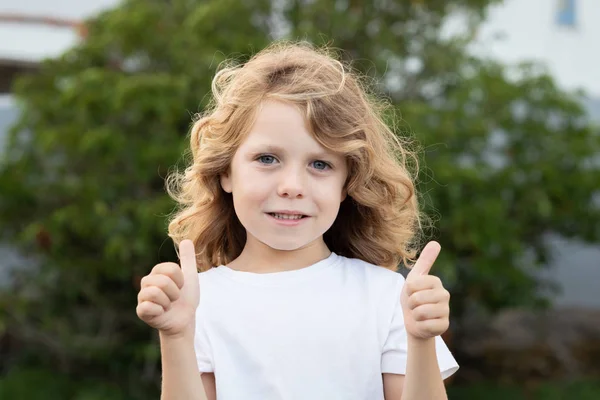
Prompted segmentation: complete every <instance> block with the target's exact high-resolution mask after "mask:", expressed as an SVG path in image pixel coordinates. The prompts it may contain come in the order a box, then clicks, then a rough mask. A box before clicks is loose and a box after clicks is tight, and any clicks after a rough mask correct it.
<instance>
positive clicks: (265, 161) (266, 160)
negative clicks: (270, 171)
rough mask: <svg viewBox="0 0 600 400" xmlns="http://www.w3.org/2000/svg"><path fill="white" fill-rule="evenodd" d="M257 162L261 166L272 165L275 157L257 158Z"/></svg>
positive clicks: (264, 156)
mask: <svg viewBox="0 0 600 400" xmlns="http://www.w3.org/2000/svg"><path fill="white" fill-rule="evenodd" d="M257 160H258V161H260V162H261V163H263V164H273V163H275V161H276V159H275V157H273V156H269V155H263V156H259V157H258V158H257Z"/></svg>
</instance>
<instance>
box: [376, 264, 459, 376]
mask: <svg viewBox="0 0 600 400" xmlns="http://www.w3.org/2000/svg"><path fill="white" fill-rule="evenodd" d="M398 275H399V282H398V286H397V290H396V297H395V299H397V300H395V301H396V304H395V307H394V311H393V315H392V321H391V324H390V326H389V332H388V335H387V339H386V341H385V343H384V345H383V349H382V354H381V372H382V373H391V374H401V375H406V359H407V357H406V356H407V353H408V336H407V332H406V329H405V327H404V314H403V313H402V306H401V305H400V293H401V290H402V286H403V285H404V277H402V275H400V274H398ZM435 349H436V354H437V359H438V365H439V367H440V371H441V373H442V378H443V379H446V378H448V377H449V376H451V375H452V374H454V373H455V372H456V371H457V370H458V363H457V362H456V360H455V359H454V357H453V356H452V353H451V352H450V350H449V349H448V346H446V343H444V341H443V339H442V338H441V337H440V336H437V337H436V338H435Z"/></svg>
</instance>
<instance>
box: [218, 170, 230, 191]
mask: <svg viewBox="0 0 600 400" xmlns="http://www.w3.org/2000/svg"><path fill="white" fill-rule="evenodd" d="M219 179H220V181H221V187H222V188H223V190H224V191H225V192H227V193H231V192H232V188H231V175H230V174H229V171H227V172H225V173H224V174H221V176H220V177H219Z"/></svg>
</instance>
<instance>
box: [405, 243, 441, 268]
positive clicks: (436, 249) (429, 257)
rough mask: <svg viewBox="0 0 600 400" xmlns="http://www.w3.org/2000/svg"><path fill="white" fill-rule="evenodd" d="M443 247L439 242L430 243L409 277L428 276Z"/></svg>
mask: <svg viewBox="0 0 600 400" xmlns="http://www.w3.org/2000/svg"><path fill="white" fill-rule="evenodd" d="M441 249H442V247H441V246H440V244H439V243H438V242H429V243H427V246H425V248H424V249H423V251H422V252H421V255H420V256H419V258H418V259H417V262H416V263H415V265H414V266H413V267H412V269H411V271H410V273H409V276H410V275H411V274H413V275H427V274H429V271H430V270H431V267H432V266H433V263H434V262H435V260H436V258H437V256H438V254H440V250H441Z"/></svg>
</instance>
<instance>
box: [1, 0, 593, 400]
mask: <svg viewBox="0 0 600 400" xmlns="http://www.w3.org/2000/svg"><path fill="white" fill-rule="evenodd" d="M492 2H493V1H490V0H453V1H446V2H439V1H433V0H431V1H430V0H421V1H408V0H406V1H400V0H398V1H391V2H373V1H371V0H364V1H361V0H352V1H346V2H344V1H334V0H315V1H311V2H304V1H299V0H293V1H289V2H270V1H267V0H244V1H242V0H219V1H216V0H213V1H202V2H200V1H197V2H194V1H187V0H172V1H169V2H165V1H158V0H129V1H126V2H124V4H123V5H122V6H121V7H119V8H117V9H114V10H111V11H108V12H105V13H103V14H101V15H100V16H98V17H97V18H95V19H93V20H91V21H89V23H88V26H87V37H86V40H85V41H83V42H82V43H81V44H80V45H78V46H76V47H75V48H74V49H72V50H70V51H68V52H66V53H65V54H64V55H62V56H61V57H58V58H56V59H52V60H47V61H45V62H44V63H43V65H42V68H41V70H40V72H39V73H38V74H36V75H33V76H27V77H23V78H22V79H20V80H18V82H17V83H16V85H15V87H14V90H15V96H16V98H17V102H18V106H19V108H20V112H21V118H20V120H19V122H18V123H17V125H16V126H15V128H14V129H13V131H12V133H11V137H10V140H9V144H8V148H7V149H6V153H5V154H4V155H3V158H2V159H1V160H0V193H2V197H0V219H1V220H2V222H3V223H2V225H1V226H0V238H1V239H2V240H3V241H5V242H8V243H10V244H11V245H13V246H14V247H15V248H16V249H18V250H19V251H20V252H21V253H22V254H23V255H24V256H25V258H24V260H23V265H22V268H19V269H17V270H16V272H15V274H14V281H13V283H12V284H11V286H10V287H9V288H8V290H5V291H4V292H2V293H1V294H0V335H1V336H2V337H3V339H2V342H1V343H2V344H0V370H1V371H3V374H6V373H7V374H8V375H5V377H4V378H3V379H2V383H1V384H0V385H2V386H1V388H2V390H4V391H5V393H11V395H6V396H7V398H24V399H25V398H36V397H35V396H36V395H37V394H36V393H38V392H36V391H35V390H37V389H36V388H37V385H32V384H27V382H37V381H39V382H42V383H41V384H40V385H41V386H44V383H45V382H52V384H48V386H47V389H46V390H45V391H44V393H45V394H46V395H49V393H51V391H52V390H55V391H56V392H57V393H59V392H60V393H63V394H61V395H58V394H57V395H56V396H54V395H52V396H50V397H47V398H74V399H96V398H103V397H102V396H104V395H103V394H99V393H104V392H103V391H105V390H106V391H107V392H106V393H108V394H107V395H106V397H110V396H112V397H110V398H119V397H118V396H119V395H117V394H115V393H118V392H115V391H113V389H110V387H107V388H105V389H104V387H105V386H104V385H105V382H111V385H114V387H117V388H120V390H121V392H120V393H122V395H123V396H127V397H123V398H131V399H146V398H148V397H149V396H152V397H155V396H156V394H157V390H158V387H159V385H160V369H159V353H158V348H157V343H156V336H155V333H154V332H152V331H151V330H150V329H149V328H147V327H146V326H144V325H143V324H142V323H140V322H139V321H138V320H137V318H136V316H135V305H136V294H137V290H138V285H139V280H140V278H141V277H142V276H143V275H145V274H146V273H148V271H149V270H150V269H151V267H152V266H153V265H154V264H156V263H158V262H162V261H167V260H175V253H174V249H173V246H172V244H171V243H170V241H169V240H168V238H167V236H166V216H167V215H168V214H169V213H170V212H171V211H172V208H173V204H172V203H171V201H170V200H169V198H168V197H167V196H166V194H165V193H164V189H163V179H164V177H165V176H166V175H167V174H168V172H169V169H170V168H171V167H172V166H173V165H174V164H176V163H178V162H179V161H182V157H181V154H182V152H183V151H184V149H185V147H186V138H185V135H186V133H187V130H188V127H189V124H190V121H191V114H193V113H195V112H197V111H200V110H202V109H203V107H204V106H205V105H206V103H207V100H208V95H209V90H210V80H211V77H212V75H213V74H214V72H215V71H216V68H217V66H218V64H219V62H221V61H222V60H224V59H225V58H228V57H229V56H236V57H238V58H239V60H240V61H243V60H244V59H246V58H247V57H248V55H249V54H251V53H252V52H255V51H257V50H260V49H261V48H263V47H264V46H265V45H266V44H267V43H268V42H269V41H270V40H271V39H272V38H273V37H275V36H283V37H288V38H302V39H308V40H311V41H313V42H315V43H317V44H322V43H324V42H329V41H330V39H331V38H333V39H332V40H331V43H332V44H333V46H335V47H339V48H341V49H342V50H343V51H344V53H343V54H344V57H347V58H349V59H353V60H355V62H354V66H355V68H357V69H358V70H360V71H362V72H363V73H364V74H365V76H366V77H368V78H369V79H372V80H373V82H375V83H376V89H377V90H378V91H380V92H381V93H384V94H386V95H387V96H388V98H389V101H390V102H391V104H393V106H394V109H395V110H396V111H397V116H401V122H399V123H397V124H395V129H396V130H397V132H398V134H401V135H414V136H415V137H416V138H417V139H418V141H419V142H420V143H421V144H422V146H423V150H424V152H423V154H424V159H425V160H426V168H423V169H422V170H421V175H420V177H421V183H420V189H421V191H422V193H423V194H424V195H423V201H424V205H425V209H426V211H427V212H428V213H429V214H430V215H433V216H434V222H435V226H436V229H435V230H433V231H432V232H430V233H431V234H432V236H434V237H435V238H436V239H438V240H440V241H441V243H442V244H443V247H444V251H443V252H442V254H441V256H440V258H439V261H438V263H437V264H436V271H438V272H439V273H440V274H442V276H443V278H444V280H445V282H446V283H447V285H448V287H449V288H450V289H451V291H452V293H453V301H452V306H453V315H454V316H455V317H456V324H454V325H453V326H454V327H460V326H461V322H462V320H461V317H463V316H465V315H466V316H467V317H468V316H469V314H468V313H467V310H470V309H471V308H470V307H473V306H475V307H477V308H479V309H483V310H489V311H496V310H501V309H504V308H506V307H512V306H528V307H531V306H537V305H543V304H546V303H545V301H544V299H543V298H540V296H539V291H538V289H539V288H540V285H542V284H543V283H542V282H541V281H539V280H538V279H535V278H534V276H533V274H532V272H533V271H535V268H536V267H538V266H540V265H543V264H544V263H545V262H546V261H547V255H548V248H547V244H546V242H545V241H544V234H546V233H548V232H554V233H557V234H561V235H564V236H567V237H573V238H578V239H581V240H585V241H589V242H598V239H599V237H600V223H599V219H600V218H599V217H600V210H599V208H598V204H597V203H593V196H594V193H595V191H596V190H597V182H599V181H600V179H599V178H600V176H599V165H598V163H597V155H598V152H599V150H600V142H599V141H600V139H599V135H597V134H596V132H595V131H594V129H593V127H591V126H590V125H589V123H588V120H587V118H586V115H585V113H584V111H583V109H582V107H581V104H580V97H579V95H576V94H572V93H565V92H563V91H561V90H560V89H559V88H557V87H556V85H555V83H554V82H553V80H552V78H551V77H550V76H548V75H547V74H546V73H545V71H544V70H543V69H542V68H540V67H539V66H536V65H522V66H516V67H506V66H503V65H501V64H499V63H497V62H494V61H490V60H481V59H477V58H474V57H472V56H470V55H469V54H467V52H466V51H465V48H466V46H467V45H468V44H469V43H470V42H471V41H472V39H473V37H474V34H475V32H476V30H477V27H478V25H479V23H480V22H481V20H482V18H484V16H485V10H486V7H487V6H488V5H489V4H490V3H492ZM450 16H454V17H456V18H461V19H462V20H463V21H464V24H463V27H464V30H463V31H462V33H461V34H460V35H457V36H453V37H446V36H443V35H441V33H440V32H441V30H442V28H443V26H444V24H445V22H447V20H448V18H449V17H450ZM391 117H392V116H391V115H390V118H391ZM594 157H596V158H594ZM459 333H460V332H459ZM457 342H459V341H458V340H457ZM7 371H8V372H7ZM14 371H20V372H14ZM40 371H42V372H40ZM64 377H68V378H64ZM76 380H78V381H77V382H79V381H81V382H85V385H86V387H85V388H83V386H81V385H82V384H80V383H75V382H76ZM65 387H67V388H66V389H65ZM90 387H93V388H95V387H98V388H100V387H102V388H103V389H98V390H93V391H92V392H91V391H90V390H88V389H87V388H90ZM20 390H26V391H29V392H19V391H20ZM81 390H86V391H85V392H81ZM7 391H8V392H7ZM0 393H2V392H0ZM15 393H17V394H18V395H17V394H15ZM19 393H28V394H26V395H25V394H19ZM39 393H42V392H39ZM44 393H42V394H40V396H43V395H44ZM82 393H83V394H82ZM93 396H96V397H93ZM98 396H100V397H98ZM0 397H3V396H0Z"/></svg>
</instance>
